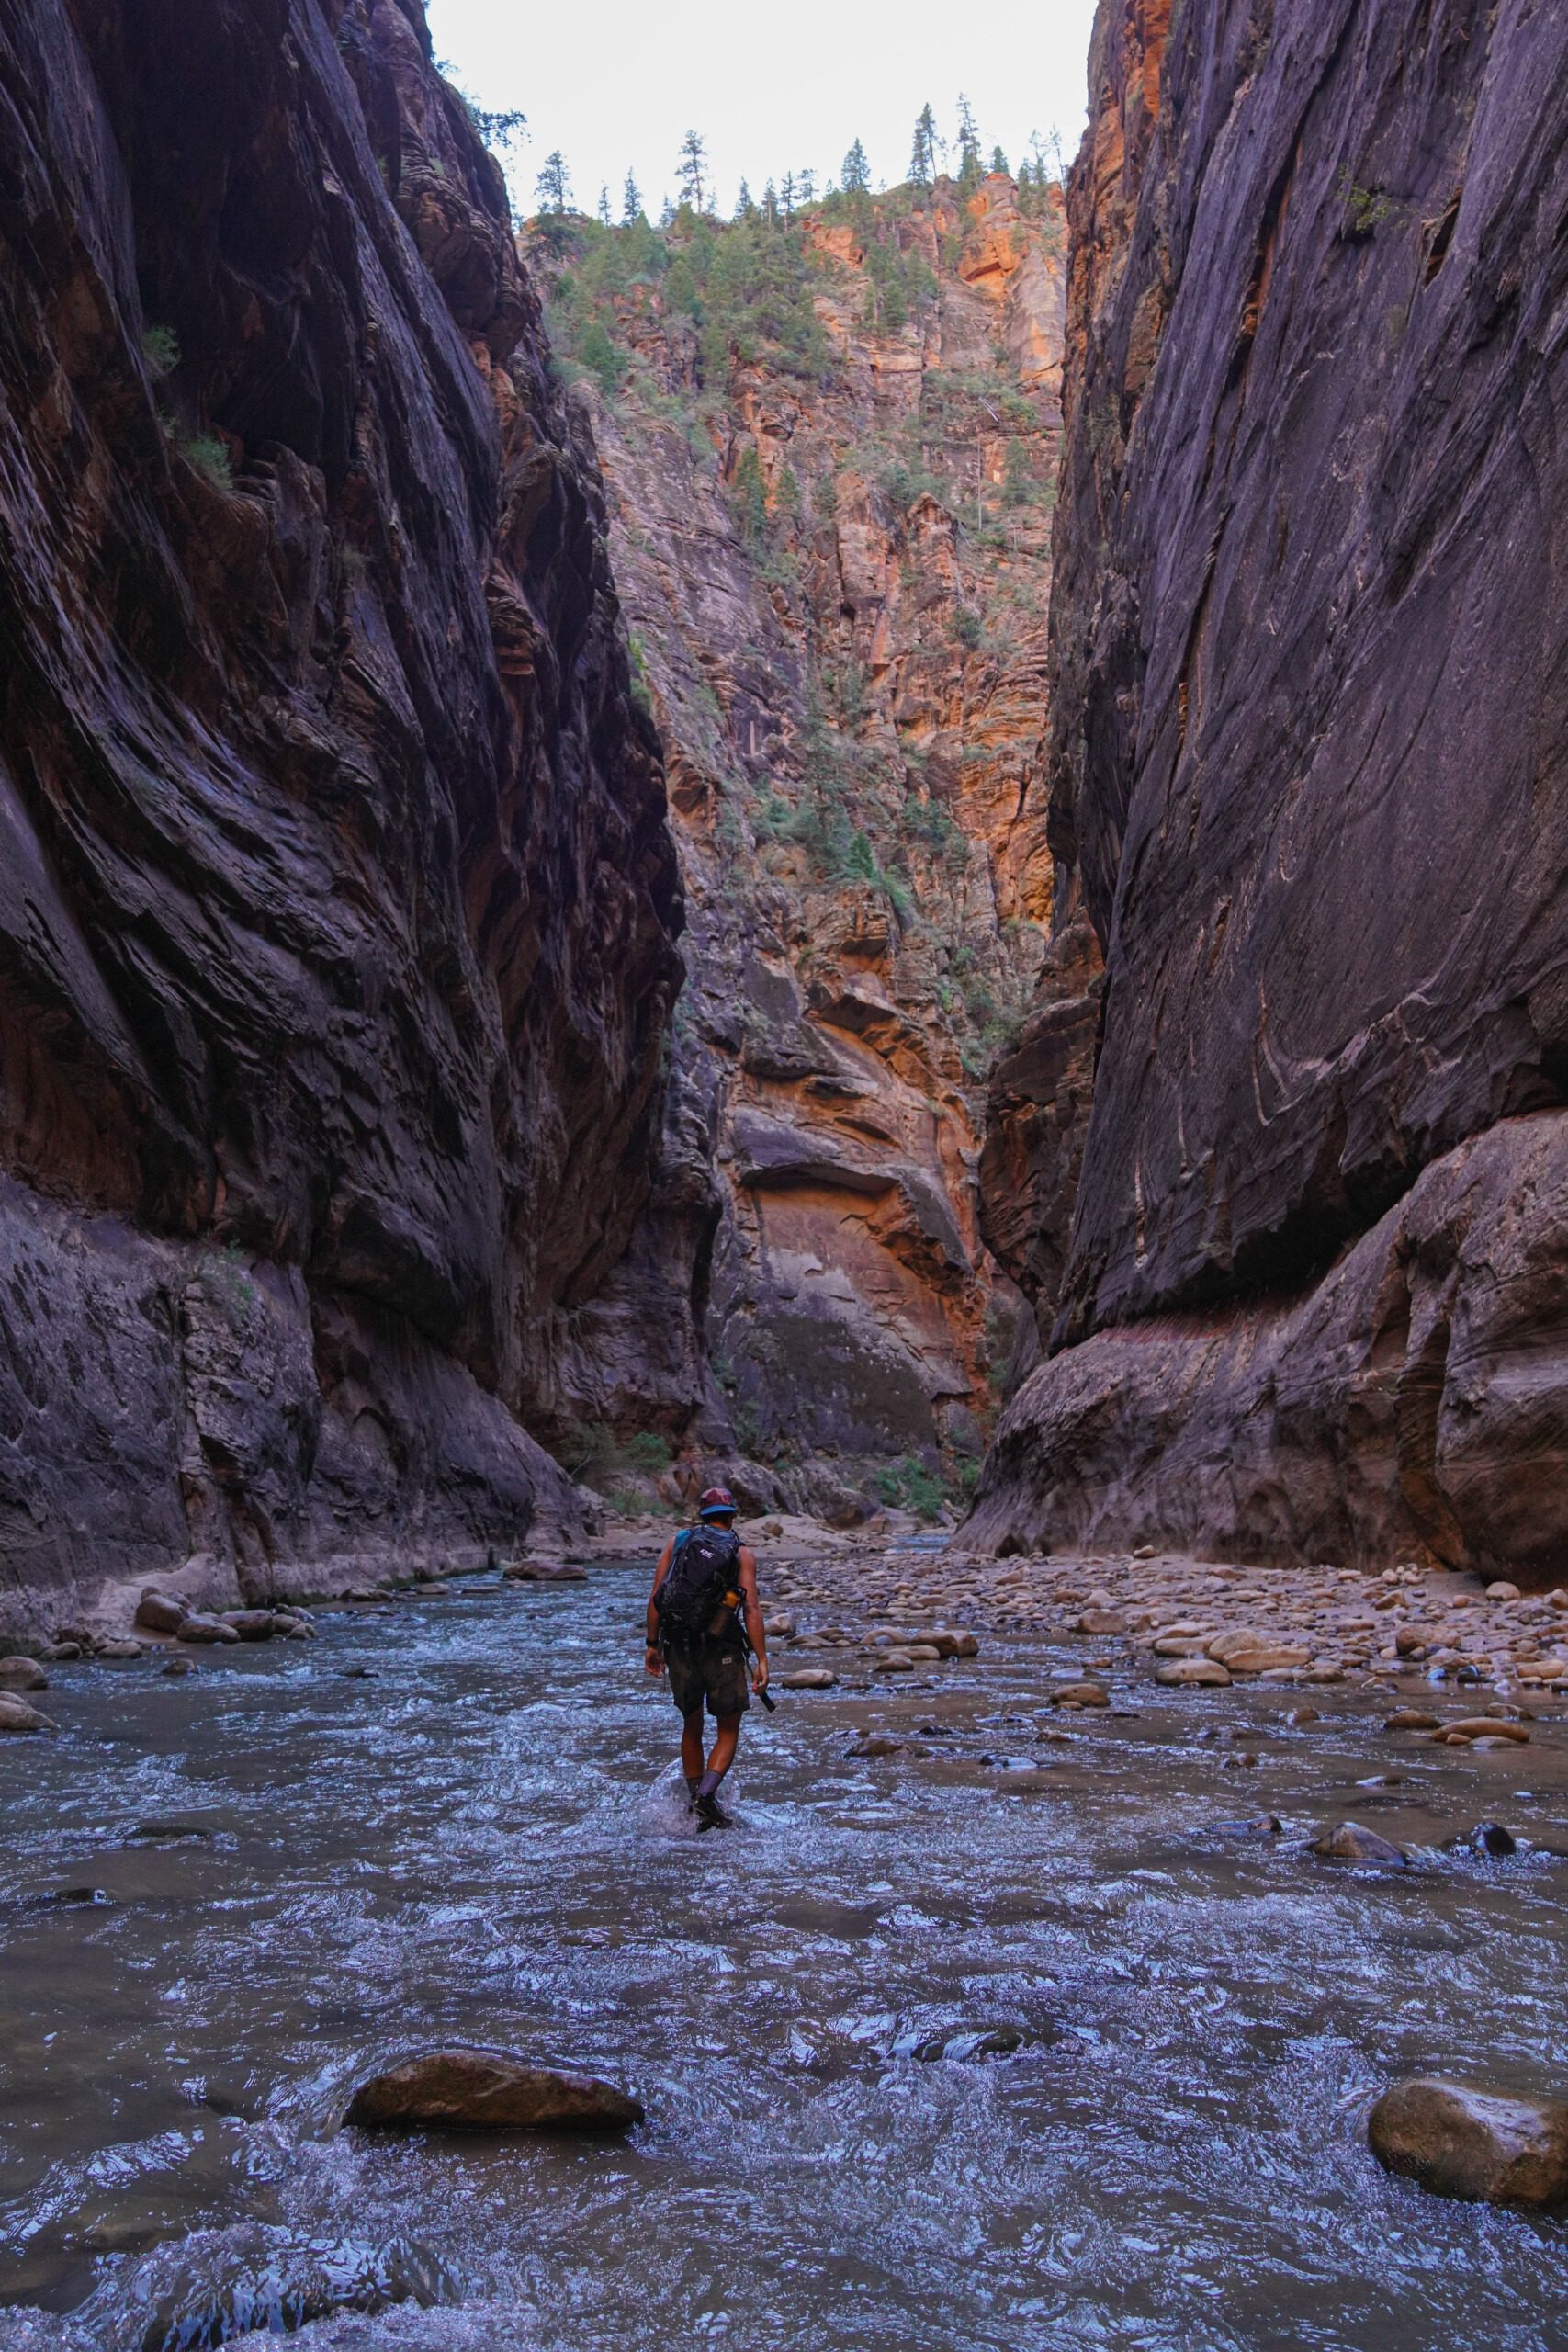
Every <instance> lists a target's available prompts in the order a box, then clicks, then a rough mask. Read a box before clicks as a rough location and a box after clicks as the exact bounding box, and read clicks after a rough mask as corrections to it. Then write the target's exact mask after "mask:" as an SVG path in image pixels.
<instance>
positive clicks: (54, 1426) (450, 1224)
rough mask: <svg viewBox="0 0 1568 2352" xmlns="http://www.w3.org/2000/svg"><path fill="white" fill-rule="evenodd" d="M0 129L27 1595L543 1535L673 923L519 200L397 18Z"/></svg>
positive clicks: (157, 21) (4, 1299) (275, 2)
mask: <svg viewBox="0 0 1568 2352" xmlns="http://www.w3.org/2000/svg"><path fill="white" fill-rule="evenodd" d="M0 86H3V88H4V91H5V97H4V101H3V103H0V179H3V185H4V187H5V190H6V200H5V204H4V206H3V207H0V284H3V286H4V295H5V299H4V302H3V303H0V382H3V386H4V402H3V405H0V477H3V488H0V507H3V529H0V642H3V644H4V649H5V658H4V662H3V663H0V827H3V829H4V839H5V844H6V848H5V855H4V858H3V860H0V1153H3V1156H4V1163H5V1166H6V1170H8V1175H9V1181H8V1182H6V1185H5V1188H4V1193H3V1196H0V1269H3V1271H0V1328H3V1333H4V1340H5V1346H4V1349H3V1350H0V1585H8V1586H10V1587H11V1588H13V1589H16V1588H20V1587H23V1586H33V1587H43V1586H46V1585H50V1584H51V1583H57V1582H59V1581H60V1580H62V1579H69V1578H72V1577H82V1576H85V1575H87V1574H89V1573H94V1572H96V1573H103V1572H106V1571H112V1570H114V1569H115V1568H117V1567H118V1568H124V1569H133V1568H140V1567H142V1566H150V1565H155V1564H164V1563H166V1562H167V1561H168V1560H169V1558H170V1557H171V1555H173V1556H175V1557H176V1558H177V1557H180V1556H183V1555H184V1554H185V1553H186V1551H187V1550H189V1549H192V1548H202V1549H207V1550H210V1551H214V1552H216V1553H217V1554H219V1555H220V1556H226V1557H230V1558H232V1559H235V1560H236V1561H237V1562H238V1564H239V1566H240V1567H241V1569H242V1571H243V1574H244V1575H245V1576H247V1577H250V1578H251V1580H252V1581H253V1582H254V1583H258V1584H262V1583H265V1581H266V1580H267V1578H268V1577H269V1576H270V1575H271V1574H272V1573H273V1570H274V1568H275V1567H276V1566H277V1565H278V1564H281V1563H284V1562H288V1561H291V1560H292V1561H299V1560H301V1559H321V1558H323V1557H326V1556H329V1555H334V1554H339V1553H344V1552H348V1551H357V1550H361V1549H365V1548H374V1546H375V1545H376V1544H378V1543H380V1542H385V1541H388V1540H391V1539H396V1540H398V1541H400V1542H403V1541H407V1540H410V1539H412V1538H418V1537H424V1538H428V1540H429V1541H431V1542H434V1543H435V1544H446V1543H455V1542H460V1541H463V1540H468V1541H475V1540H483V1539H484V1538H487V1537H489V1536H491V1535H497V1534H502V1533H514V1532H517V1531H518V1529H519V1527H520V1525H521V1524H524V1523H525V1522H526V1520H527V1518H528V1516H529V1515H530V1513H531V1512H532V1510H534V1509H535V1507H536V1502H537V1500H538V1499H539V1498H540V1496H541V1495H543V1494H545V1493H548V1494H550V1495H551V1496H553V1498H554V1499H555V1503H556V1505H557V1506H558V1507H559V1506H560V1505H561V1504H562V1502H563V1499H564V1498H563V1492H562V1488H561V1485H560V1481H559V1480H558V1476H557V1475H556V1474H555V1472H554V1471H553V1468H552V1467H551V1465H549V1464H547V1461H546V1460H545V1457H544V1456H543V1455H542V1454H541V1453H539V1451H538V1449H537V1448H536V1447H534V1446H532V1445H531V1444H530V1443H529V1442H528V1441H527V1440H526V1439H525V1438H524V1437H523V1436H522V1435H521V1433H520V1431H519V1430H518V1428H517V1426H516V1423H515V1421H514V1420H513V1418H512V1413H513V1411H514V1410H526V1409H527V1408H528V1407H529V1404H530V1401H531V1395H532V1385H533V1382H534V1379H535V1376H536V1367H537V1364H538V1362H539V1357H540V1341H539V1333H540V1331H541V1329H542V1328H543V1327H545V1326H547V1324H548V1323H549V1322H550V1320H551V1318H552V1317H555V1316H557V1315H558V1313H561V1312H567V1313H570V1312H571V1311H573V1310H574V1309H575V1308H576V1307H577V1306H579V1305H580V1303H581V1301H582V1300H584V1299H585V1298H587V1297H588V1296H590V1295H592V1292H593V1290H594V1289H595V1287H596V1286H597V1284H598V1283H600V1282H601V1281H602V1279H603V1276H604V1272H605V1270H606V1269H607V1267H608V1266H609V1265H611V1264H612V1263H613V1262H614V1261H615V1258H616V1257H617V1255H618V1254H619V1253H620V1251H621V1250H623V1249H624V1248H625V1246H626V1239H627V1238H628V1236H629V1234H630V1233H631V1230H632V1228H633V1226H634V1223H635V1221H636V1218H637V1214H638V1212H639V1210H640V1208H641V1206H642V1204H643V1201H644V1199H645V1197H646V1193H647V1189H648V1176H647V1163H648V1148H647V1147H648V1140H649V1134H650V1132H651V1128H652V1125H653V1122H654V1121H655V1119H656V1117H657V1114H658V1103H657V1100H656V1094H657V1089H656V1072H657V1066H658V1057H659V1047H660V1035H661V1033H662V1029H663V1026H664V1019H665V1013H666V1011H667V1007H668V1004H669V1001H670V1000H671V996H672V994H673V991H674V988H675V985H676V981H677V978H678V964H677V960H676V957H675V954H674V949H673V944H672V940H673V933H674V932H675V930H676V928H677V926H678V922H679V897H678V883H677V877H676V874H675V869H674V862H673V856H672V852H671V843H670V841H669V838H668V835H667V833H666V831H665V829H664V820H663V814H664V803H663V789H662V781H661V776H660V765H659V760H658V756H657V752H656V747H655V744H654V741H653V738H652V734H651V731H650V729H649V728H648V726H647V724H646V722H645V721H643V720H642V719H641V718H639V717H638V715H637V712H636V711H635V710H634V708H633V707H632V705H631V703H630V700H629V695H628V690H627V673H626V662H625V657H624V654H623V652H622V651H621V650H620V649H619V647H618V644H617V641H616V638H615V602H614V598H613V595H612V594H611V591H610V587H609V578H608V571H607V567H606V562H605V557H604V538H603V529H602V509H601V494H600V491H599V487H598V482H597V476H596V471H595V468H594V464H593V460H592V451H591V449H590V447H589V446H588V445H587V443H586V441H585V440H584V439H583V438H582V436H581V433H580V430H579V429H578V428H577V427H575V426H574V424H572V421H571V419H570V415H569V413H568V411H567V410H566V408H565V406H564V405H563V403H562V402H561V401H560V398H559V395H558V392H557V390H555V389H554V387H553V386H552V385H551V383H550V382H549V380H548V379H547V374H546V372H545V368H544V358H543V345H542V337H541V334H540V330H539V323H538V316H537V311H536V304H535V300H534V297H533V294H532V291H531V289H530V288H529V287H528V285H527V283H526V281H525V277H524V276H523V274H522V272H521V270H520V269H519V267H518V266H517V263H516V261H515V258H514V255H513V251H512V247H511V242H510V237H509V234H508V231H507V224H506V220H505V211H504V204H503V200H502V189H501V184H500V180H499V175H498V174H497V171H496V168H495V166H494V165H493V164H492V163H491V161H490V159H489V158H488V157H487V156H486V155H485V154H484V153H483V152H482V150H481V149H480V148H479V145H478V143H477V141H476V140H475V138H474V137H473V134H472V132H471V130H470V129H469V127H468V121H467V119H466V116H465V114H464V112H463V109H462V107H461V106H460V104H459V103H458V101H457V99H456V98H455V97H454V96H453V95H452V93H451V92H450V91H448V90H447V89H446V86H445V85H443V84H442V83H441V82H440V81H439V79H438V78H437V77H436V75H435V74H434V72H433V70H432V68H431V66H430V63H429V44H428V39H427V36H426V34H425V30H424V26H423V15H422V12H421V9H420V7H419V6H418V5H417V0H401V5H393V0H345V5H333V6H327V7H322V6H315V5H308V0H246V5H244V6H241V5H238V4H237V0H200V5H195V4H194V0H191V4H190V5H186V0H175V5H174V6H169V5H166V0H165V4H164V5H160V6H156V7H153V6H147V5H141V0H79V5H75V6H67V5H65V0H40V4H39V6H34V7H30V8H28V9H27V10H25V11H22V12H19V13H17V12H13V15H12V17H11V18H10V19H9V21H8V24H7V26H6V28H4V29H0Z"/></svg>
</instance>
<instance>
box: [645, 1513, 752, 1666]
mask: <svg viewBox="0 0 1568 2352" xmlns="http://www.w3.org/2000/svg"><path fill="white" fill-rule="evenodd" d="M739 1588H740V1539H739V1536H738V1535H736V1534H735V1533H734V1532H733V1531H732V1530H731V1529H729V1528H728V1527H692V1528H688V1529H687V1530H686V1531H685V1532H684V1533H683V1534H681V1535H678V1536H677V1537H676V1538H675V1549H674V1552H673V1554H672V1555H671V1561H670V1566H669V1567H668V1568H667V1569H666V1570H665V1573H664V1581H663V1583H662V1584H661V1585H660V1588H659V1634H660V1640H661V1641H666V1642H674V1643H677V1644H678V1645H680V1646H682V1648H691V1647H694V1645H696V1644H697V1643H698V1642H702V1641H706V1640H708V1639H709V1638H710V1637H712V1636H713V1635H714V1634H716V1633H717V1634H724V1633H726V1632H728V1626H727V1625H725V1624H721V1623H719V1619H720V1615H721V1612H722V1611H725V1609H726V1607H727V1606H728V1607H729V1608H731V1609H733V1607H734V1605H735V1604H734V1603H733V1602H731V1601H729V1599H728V1596H729V1595H730V1594H731V1593H732V1592H738V1591H739Z"/></svg>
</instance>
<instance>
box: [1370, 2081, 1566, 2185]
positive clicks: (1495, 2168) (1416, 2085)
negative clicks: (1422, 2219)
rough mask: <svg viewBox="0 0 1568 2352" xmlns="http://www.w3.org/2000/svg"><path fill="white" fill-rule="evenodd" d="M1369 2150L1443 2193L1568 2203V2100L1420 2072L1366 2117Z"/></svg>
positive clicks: (1393, 2169)
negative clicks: (1494, 2088) (1498, 2088)
mask: <svg viewBox="0 0 1568 2352" xmlns="http://www.w3.org/2000/svg"><path fill="white" fill-rule="evenodd" d="M1367 2138H1368V2140H1369V2142H1370V2143H1371V2151H1372V2154H1373V2155H1375V2156H1376V2157H1377V2158H1378V2160H1379V2162H1380V2163H1381V2164H1385V2165H1387V2166H1388V2167H1389V2169H1390V2171H1391V2172H1400V2173H1406V2174H1408V2175H1409V2176H1410V2177H1411V2178H1412V2179H1414V2180H1418V2181H1419V2182H1420V2183H1421V2186H1422V2187H1423V2188H1429V2189H1432V2190H1434V2191H1435V2192H1436V2194H1437V2195H1438V2196H1440V2197H1466V2198H1475V2199H1485V2200H1486V2201H1487V2202H1488V2203H1491V2204H1517V2205H1558V2204H1562V2203H1565V2202H1568V2102H1564V2101H1563V2100H1561V2099H1551V2098H1526V2097H1523V2096H1521V2095H1519V2094H1518V2093H1517V2092H1512V2091H1493V2090H1485V2089H1483V2088H1481V2087H1479V2086H1476V2085H1473V2084H1470V2083H1453V2082H1444V2081H1441V2080H1439V2079H1438V2077H1436V2076H1432V2075H1414V2076H1412V2077H1411V2078H1410V2080H1409V2081H1407V2082H1403V2083H1395V2084H1394V2085H1393V2087H1392V2088H1391V2089H1389V2090H1386V2091H1384V2093H1383V2095H1382V2098H1380V2099H1379V2101H1378V2103H1377V2105H1376V2106H1375V2107H1374V2108H1373V2109H1372V2111H1371V2116H1370V2117H1369V2118H1368V2120H1367Z"/></svg>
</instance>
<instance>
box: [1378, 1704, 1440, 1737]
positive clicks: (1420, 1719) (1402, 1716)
mask: <svg viewBox="0 0 1568 2352" xmlns="http://www.w3.org/2000/svg"><path fill="white" fill-rule="evenodd" d="M1441 1721H1442V1718H1441V1716H1440V1715H1432V1714H1428V1713H1427V1710H1426V1708H1425V1707H1396V1708H1395V1709H1394V1711H1393V1714H1392V1715H1385V1716H1384V1717H1383V1721H1382V1727H1383V1729H1384V1731H1436V1730H1437V1729H1438V1725H1439V1724H1440V1723H1441Z"/></svg>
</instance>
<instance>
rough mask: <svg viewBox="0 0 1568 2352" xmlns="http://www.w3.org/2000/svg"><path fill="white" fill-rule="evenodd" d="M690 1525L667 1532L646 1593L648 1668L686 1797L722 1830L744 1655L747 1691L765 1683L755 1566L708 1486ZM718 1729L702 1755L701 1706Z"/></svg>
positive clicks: (725, 1497)
mask: <svg viewBox="0 0 1568 2352" xmlns="http://www.w3.org/2000/svg"><path fill="white" fill-rule="evenodd" d="M697 1521H698V1524H697V1525H696V1526H695V1527H686V1528H682V1531H681V1532H680V1534H679V1535H673V1536H671V1539H670V1541H669V1543H668V1544H666V1545H665V1546H664V1549H663V1552H662V1553H661V1554H660V1561H659V1566H658V1567H657V1568H656V1569H655V1570H654V1574H653V1590H652V1591H651V1592H650V1593H649V1597H648V1649H647V1653H646V1655H645V1657H644V1659H643V1664H644V1666H645V1667H646V1668H647V1669H648V1671H649V1674H662V1673H663V1672H664V1671H665V1669H666V1668H668V1669H669V1673H670V1695H671V1698H672V1699H673V1700H674V1702H675V1704H676V1705H677V1707H679V1708H680V1710H681V1721H682V1730H681V1768H682V1771H683V1772H684V1773H685V1776H686V1794H687V1796H688V1798H689V1799H690V1801H691V1804H692V1808H693V1811H694V1813H695V1814H696V1815H697V1819H698V1823H699V1825H700V1826H701V1827H702V1828H704V1829H728V1827H729V1815H728V1814H727V1813H725V1812H724V1811H723V1810H722V1809H721V1807H720V1805H719V1802H718V1789H719V1783H720V1781H722V1780H723V1779H724V1776H725V1774H726V1773H727V1772H728V1770H729V1768H730V1766H731V1764H732V1763H733V1762H734V1761H735V1749H736V1746H737V1743H738V1742H739V1737H740V1718H741V1716H742V1715H743V1714H744V1713H746V1710H747V1708H748V1707H749V1706H750V1703H751V1702H750V1698H749V1697H748V1695H747V1690H746V1679H747V1678H746V1652H747V1650H748V1649H750V1651H751V1653H752V1656H753V1661H754V1662H753V1665H752V1668H751V1677H750V1680H751V1688H752V1690H753V1691H758V1692H761V1691H765V1690H766V1689H767V1687H768V1646H767V1637H766V1635H765V1634H763V1631H762V1611H761V1603H760V1602H759V1600H758V1599H757V1563H756V1561H755V1559H754V1558H753V1557H752V1555H751V1554H750V1552H749V1551H748V1550H747V1548H746V1546H745V1544H742V1543H741V1541H740V1539H739V1536H738V1535H737V1534H736V1532H735V1498H734V1496H733V1495H732V1494H731V1493H730V1492H729V1490H728V1487H708V1488H707V1489H706V1491H705V1494H704V1495H703V1498H702V1499H701V1501H700V1502H699V1503H698V1505H697ZM704 1701H706V1702H707V1707H708V1712H709V1713H710V1714H711V1715H712V1716H713V1718H714V1721H715V1723H716V1725H717V1737H716V1739H715V1741H714V1744H713V1752H712V1754H711V1755H710V1756H709V1757H708V1758H707V1762H706V1764H704V1761H703V1702H704Z"/></svg>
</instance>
